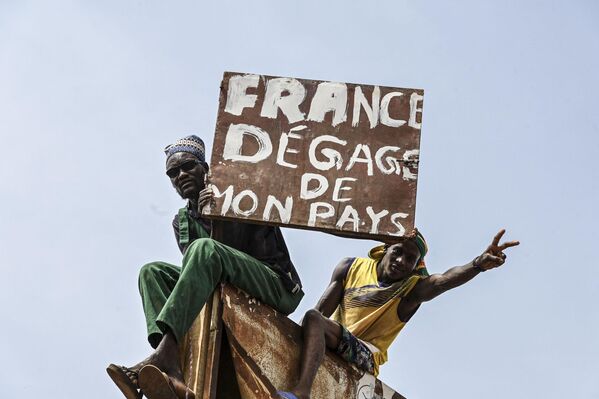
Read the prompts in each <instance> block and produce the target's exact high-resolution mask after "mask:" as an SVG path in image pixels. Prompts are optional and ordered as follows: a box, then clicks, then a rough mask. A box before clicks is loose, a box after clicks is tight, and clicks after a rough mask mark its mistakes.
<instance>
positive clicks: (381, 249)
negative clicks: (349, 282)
mask: <svg viewBox="0 0 599 399" xmlns="http://www.w3.org/2000/svg"><path fill="white" fill-rule="evenodd" d="M405 239H407V240H410V241H412V242H413V243H414V244H416V246H417V247H418V251H420V260H419V261H418V265H416V269H414V273H415V274H418V275H420V276H424V277H426V276H428V275H429V273H428V270H427V269H426V264H425V263H424V256H425V255H426V253H427V252H428V246H427V245H426V240H425V239H424V236H423V235H422V234H421V233H420V232H419V231H418V229H416V228H415V229H414V230H413V231H412V233H411V234H409V235H407V236H406V237H405ZM386 249H387V245H385V244H382V245H378V246H376V247H374V248H372V249H371V250H370V251H369V252H368V256H369V257H370V258H371V259H374V260H376V261H377V262H378V261H380V260H381V259H383V256H384V255H385V250H386Z"/></svg>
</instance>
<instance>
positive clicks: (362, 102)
mask: <svg viewBox="0 0 599 399" xmlns="http://www.w3.org/2000/svg"><path fill="white" fill-rule="evenodd" d="M380 100H381V89H380V88H379V87H378V86H374V89H373V90H372V106H371V105H370V104H368V100H366V97H365V96H364V93H362V88H361V87H360V86H356V90H355V91H354V112H353V118H352V123H351V124H352V126H353V127H356V126H358V124H360V107H361V108H364V112H366V116H368V120H369V121H370V128H371V129H374V128H375V127H376V125H378V123H379V102H380Z"/></svg>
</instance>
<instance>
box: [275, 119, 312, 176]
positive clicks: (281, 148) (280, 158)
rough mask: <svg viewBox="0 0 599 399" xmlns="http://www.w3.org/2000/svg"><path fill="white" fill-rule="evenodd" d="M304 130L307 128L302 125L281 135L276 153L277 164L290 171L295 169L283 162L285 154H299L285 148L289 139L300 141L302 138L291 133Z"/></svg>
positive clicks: (293, 166) (293, 165)
mask: <svg viewBox="0 0 599 399" xmlns="http://www.w3.org/2000/svg"><path fill="white" fill-rule="evenodd" d="M306 128H307V126H304V125H301V126H296V127H294V128H292V129H291V131H290V132H289V133H283V134H282V135H281V138H280V139H279V151H278V152H277V163H278V164H279V165H281V166H285V167H287V168H292V169H295V168H297V165H295V164H292V163H289V162H287V161H285V154H286V153H289V154H299V150H296V149H295V148H289V149H288V148H287V146H288V145H289V139H290V138H291V139H301V138H302V136H300V135H299V134H296V133H293V132H296V131H300V130H304V129H306Z"/></svg>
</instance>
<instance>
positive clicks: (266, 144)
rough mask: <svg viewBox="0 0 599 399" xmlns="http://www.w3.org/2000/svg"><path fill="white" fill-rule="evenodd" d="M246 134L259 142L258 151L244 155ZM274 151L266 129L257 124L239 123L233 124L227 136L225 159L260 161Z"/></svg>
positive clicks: (224, 151)
mask: <svg viewBox="0 0 599 399" xmlns="http://www.w3.org/2000/svg"><path fill="white" fill-rule="evenodd" d="M244 136H248V137H252V138H253V139H254V140H256V142H257V143H258V151H256V153H255V154H253V155H244V154H242V153H241V150H242V147H243V138H244ZM271 153H272V143H271V142H270V136H269V135H268V133H266V132H265V131H264V130H262V129H260V128H259V127H257V126H252V125H246V124H244V123H239V124H237V125H235V124H231V126H229V130H228V131H227V136H226V137H225V148H224V150H223V159H230V160H232V161H233V162H235V161H243V162H251V163H258V162H260V161H262V160H264V159H266V158H268V157H269V155H270V154H271Z"/></svg>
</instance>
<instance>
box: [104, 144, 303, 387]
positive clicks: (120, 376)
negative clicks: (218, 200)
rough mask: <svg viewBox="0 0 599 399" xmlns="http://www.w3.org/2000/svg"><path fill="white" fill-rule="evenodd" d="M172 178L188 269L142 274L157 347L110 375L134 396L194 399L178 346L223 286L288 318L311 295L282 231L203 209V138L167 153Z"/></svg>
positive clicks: (157, 267)
mask: <svg viewBox="0 0 599 399" xmlns="http://www.w3.org/2000/svg"><path fill="white" fill-rule="evenodd" d="M165 153H166V155H167V159H166V174H167V175H168V177H169V178H170V180H171V183H172V185H173V187H174V188H175V190H176V191H177V193H179V195H180V196H181V198H183V199H186V200H187V206H186V207H184V208H182V209H180V210H179V212H178V214H177V215H176V216H175V219H174V221H173V227H174V230H175V236H176V239H177V243H178V245H179V248H180V249H181V252H182V253H183V266H182V267H178V266H174V265H171V264H168V263H165V262H152V263H149V264H147V265H145V266H144V267H143V268H142V269H141V271H140V275H139V289H140V293H141V296H142V302H143V307H144V313H145V317H146V323H147V329H148V341H149V342H150V345H151V346H152V347H153V348H155V349H156V351H155V352H154V353H152V355H150V356H149V357H148V358H147V359H145V360H143V361H142V362H139V363H137V364H136V365H134V366H131V367H124V366H117V365H114V364H111V365H109V366H108V368H107V371H108V374H109V375H110V377H111V378H112V379H113V381H114V382H115V384H116V385H117V386H118V387H119V389H120V390H121V391H122V392H123V394H124V395H125V397H127V399H137V398H140V397H141V395H142V393H143V394H145V396H146V397H148V398H149V399H177V397H185V398H188V399H193V397H194V393H193V392H191V391H190V390H189V389H188V388H187V387H186V385H185V383H184V381H183V374H182V370H181V368H180V361H179V350H178V343H179V342H181V340H182V338H183V336H184V335H185V334H186V332H187V330H188V329H189V327H190V326H191V325H192V323H193V321H194V320H195V318H196V317H197V315H198V314H199V313H200V311H201V309H202V307H203V306H204V304H205V303H206V301H207V300H208V298H209V297H210V295H211V294H212V292H213V291H214V289H215V288H216V287H217V286H218V284H219V283H221V282H228V283H230V284H232V285H234V286H236V287H239V288H241V289H243V290H244V291H245V292H247V293H248V294H249V295H251V296H253V297H255V298H257V299H259V300H260V301H262V302H264V303H266V304H268V305H269V306H271V307H272V308H274V309H276V310H277V311H279V312H281V313H283V314H290V313H291V312H293V311H294V310H295V308H296V307H297V306H298V304H299V302H300V300H301V298H302V297H303V295H304V294H303V291H302V289H301V282H300V279H299V276H298V274H297V272H296V270H295V267H294V266H293V263H292V262H291V259H290V257H289V253H288V250H287V246H286V245H285V240H284V239H283V235H282V234H281V231H280V229H279V228H278V227H272V226H266V225H256V224H249V223H243V222H235V221H225V220H214V221H211V220H207V219H205V218H204V217H202V215H201V214H200V211H199V210H200V208H201V207H202V206H204V205H206V204H207V203H208V202H209V201H210V199H211V198H212V193H211V191H210V189H206V187H205V175H206V173H207V172H208V164H207V163H206V161H205V155H204V143H203V141H202V140H201V139H200V138H199V137H197V136H194V135H192V136H187V137H184V138H182V139H180V140H177V141H176V142H175V143H174V144H172V145H170V146H168V147H167V148H166V149H165Z"/></svg>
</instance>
